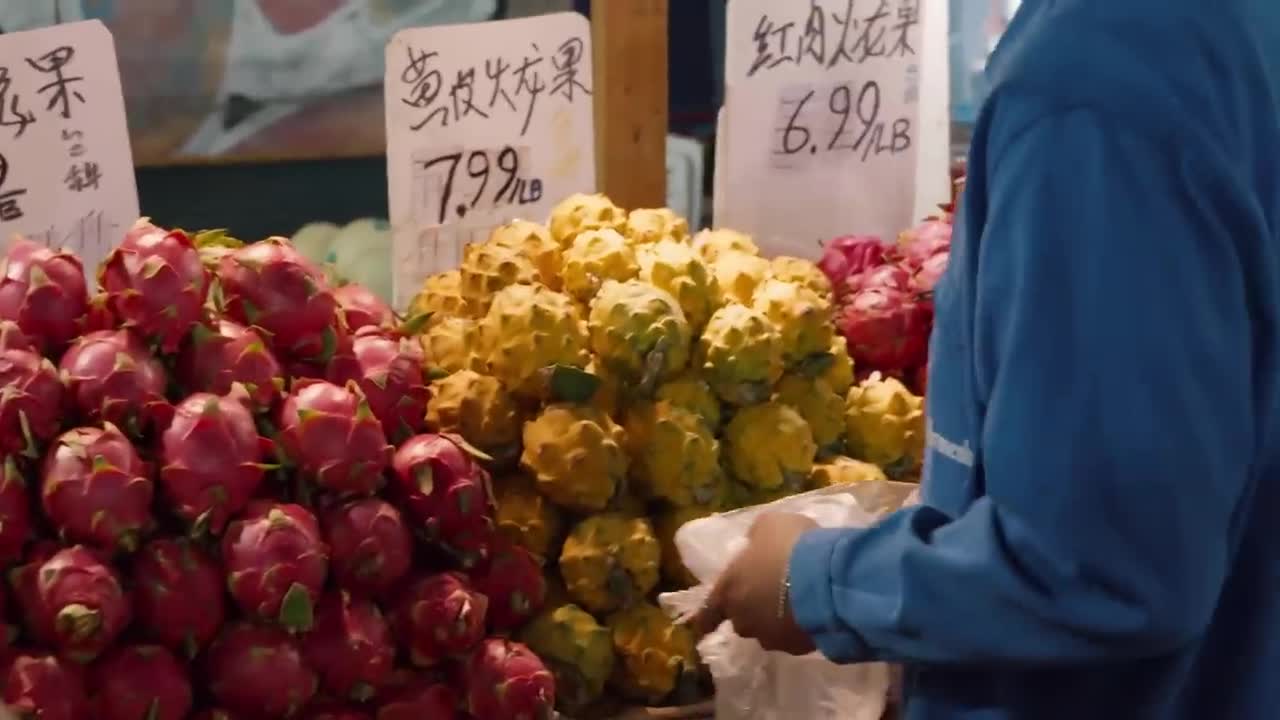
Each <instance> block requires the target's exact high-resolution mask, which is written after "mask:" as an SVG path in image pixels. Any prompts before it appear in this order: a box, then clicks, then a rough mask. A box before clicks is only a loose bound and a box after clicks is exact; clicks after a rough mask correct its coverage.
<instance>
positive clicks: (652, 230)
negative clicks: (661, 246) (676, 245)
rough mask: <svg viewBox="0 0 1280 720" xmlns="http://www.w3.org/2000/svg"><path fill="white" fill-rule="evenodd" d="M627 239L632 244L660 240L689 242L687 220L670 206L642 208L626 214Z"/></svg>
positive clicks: (644, 243) (643, 243) (646, 243)
mask: <svg viewBox="0 0 1280 720" xmlns="http://www.w3.org/2000/svg"><path fill="white" fill-rule="evenodd" d="M627 239H628V240H630V241H631V244H633V245H648V244H651V243H656V242H659V241H662V240H671V241H675V242H680V243H687V242H689V221H688V220H685V219H684V218H682V217H680V216H679V215H677V214H675V212H673V211H672V210H671V209H670V208H642V209H637V210H632V211H631V214H630V215H628V216H627Z"/></svg>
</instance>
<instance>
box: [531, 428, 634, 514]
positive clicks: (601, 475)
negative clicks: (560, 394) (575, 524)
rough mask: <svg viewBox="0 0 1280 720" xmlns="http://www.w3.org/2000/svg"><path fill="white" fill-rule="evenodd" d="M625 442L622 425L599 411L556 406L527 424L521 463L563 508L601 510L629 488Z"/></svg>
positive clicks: (541, 487) (543, 489)
mask: <svg viewBox="0 0 1280 720" xmlns="http://www.w3.org/2000/svg"><path fill="white" fill-rule="evenodd" d="M625 441H626V433H625V431H623V429H622V427H621V426H619V425H618V424H617V423H615V422H614V421H613V419H612V418H610V417H609V416H608V415H607V414H605V413H604V412H602V411H601V410H599V409H598V408H595V407H590V406H582V405H570V404H557V405H551V406H549V407H547V408H546V409H544V410H543V411H542V413H541V414H540V415H538V417H537V418H535V419H533V420H531V421H529V422H527V423H525V426H524V454H523V455H522V456H521V458H520V463H521V465H523V466H524V468H525V469H526V470H528V471H529V472H530V473H532V474H533V476H534V478H536V479H537V481H538V490H539V492H541V493H542V494H544V495H546V496H547V497H549V498H551V500H552V501H553V502H555V503H556V504H557V505H561V506H563V507H566V508H569V509H570V510H574V511H577V512H599V511H600V510H603V509H605V508H606V507H608V505H609V502H610V501H611V500H613V498H614V496H615V495H617V494H618V491H619V490H620V489H621V488H623V487H624V486H625V483H626V478H627V454H626V452H625V450H624V449H623V446H624V443H625Z"/></svg>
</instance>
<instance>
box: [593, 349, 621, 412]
mask: <svg viewBox="0 0 1280 720" xmlns="http://www.w3.org/2000/svg"><path fill="white" fill-rule="evenodd" d="M587 372H589V373H591V374H592V375H595V376H596V377H597V378H600V387H599V388H598V389H597V390H596V394H595V395H594V396H593V397H592V398H591V406H592V407H594V408H596V409H598V410H599V411H600V412H603V413H604V414H606V415H608V416H609V417H614V418H616V417H618V413H619V411H620V410H621V409H622V403H623V397H622V381H621V380H619V379H618V376H617V375H616V374H614V373H613V371H612V370H609V369H608V368H606V367H605V366H604V363H603V362H602V361H601V360H600V358H598V357H596V356H594V355H592V356H591V362H589V363H587Z"/></svg>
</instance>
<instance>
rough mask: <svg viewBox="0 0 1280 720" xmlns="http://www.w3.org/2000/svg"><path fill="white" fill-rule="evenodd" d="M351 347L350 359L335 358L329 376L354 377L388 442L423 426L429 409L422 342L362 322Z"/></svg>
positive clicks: (345, 379) (343, 380)
mask: <svg viewBox="0 0 1280 720" xmlns="http://www.w3.org/2000/svg"><path fill="white" fill-rule="evenodd" d="M351 352H352V354H351V356H350V359H349V360H348V359H347V358H345V357H343V356H338V357H335V358H334V360H335V361H336V362H332V363H331V364H330V371H329V381H330V382H332V383H335V384H337V385H346V384H347V383H348V382H352V381H354V382H356V383H357V384H358V385H359V386H360V391H361V392H363V393H364V396H365V397H366V398H367V399H368V401H369V408H370V409H371V410H373V414H374V417H376V418H378V420H379V421H380V422H381V423H382V429H383V432H384V433H385V434H386V436H387V438H389V439H390V440H391V441H392V442H402V441H404V440H405V439H407V438H409V437H412V436H413V435H415V434H416V433H418V432H421V431H422V429H423V427H424V426H425V424H426V415H427V384H426V380H425V378H424V377H423V362H424V360H423V356H422V346H421V345H420V344H419V343H418V342H417V341H415V340H411V339H409V338H407V337H401V336H399V335H394V334H392V333H389V332H386V331H383V330H380V329H378V328H373V327H366V328H363V329H361V330H360V331H358V332H357V333H356V334H355V336H354V337H353V338H352V345H351Z"/></svg>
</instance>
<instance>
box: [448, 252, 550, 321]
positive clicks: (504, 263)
mask: <svg viewBox="0 0 1280 720" xmlns="http://www.w3.org/2000/svg"><path fill="white" fill-rule="evenodd" d="M458 273H459V281H460V282H461V292H462V297H463V298H465V299H466V301H467V305H468V306H470V307H473V308H476V310H477V311H478V312H481V313H483V312H485V311H486V310H488V309H489V302H490V300H491V299H492V298H493V295H494V293H496V292H498V291H499V290H501V289H503V288H505V287H508V286H510V285H531V284H533V283H539V282H542V279H541V276H540V275H539V274H538V269H537V268H536V267H534V265H533V261H532V260H530V259H529V258H527V257H525V256H524V255H522V254H521V253H520V250H519V249H517V248H515V247H511V246H509V245H500V244H497V243H494V242H492V241H490V242H483V243H475V244H472V245H468V246H467V247H466V250H464V251H463V255H462V265H461V267H460V268H459V269H458Z"/></svg>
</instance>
